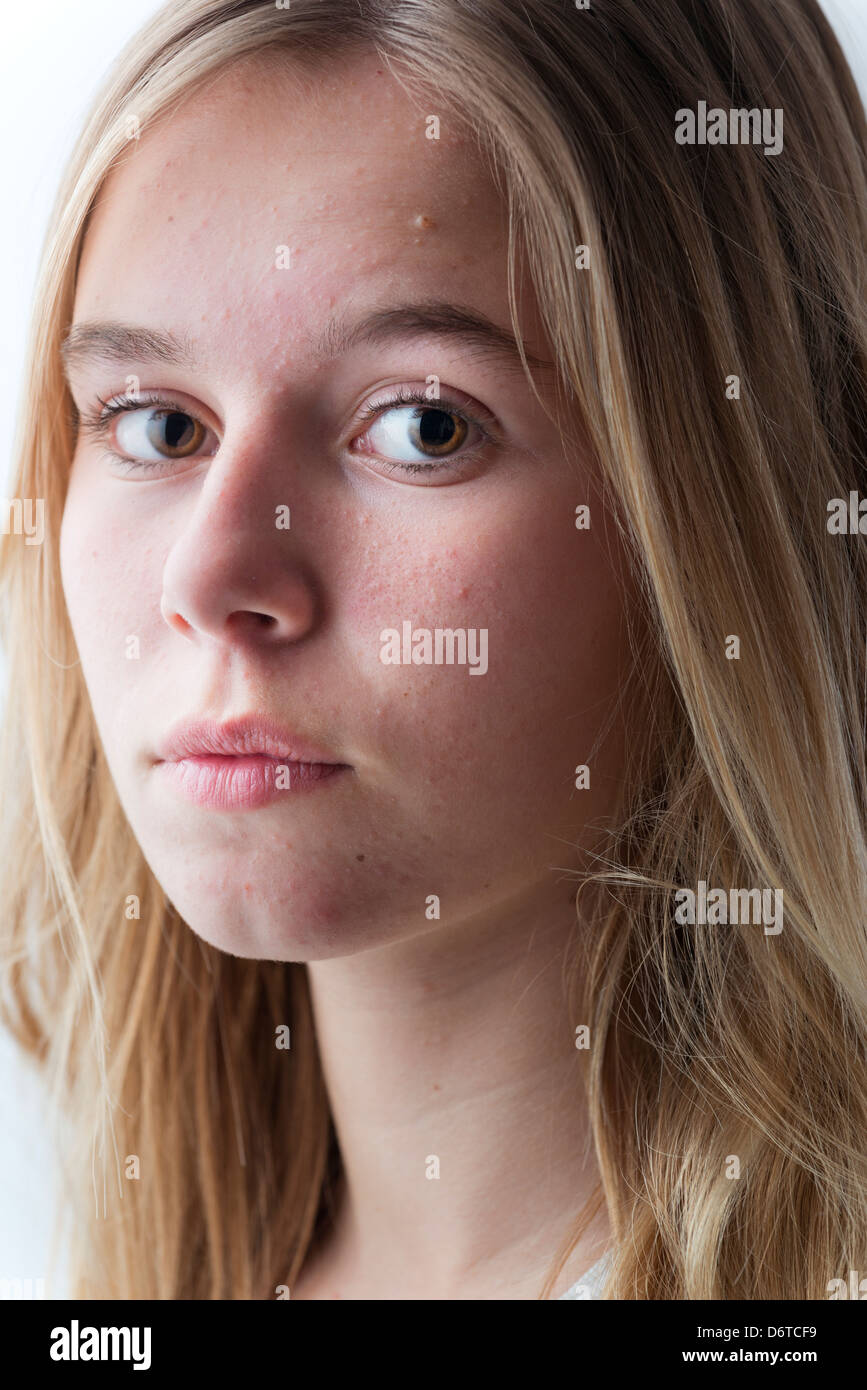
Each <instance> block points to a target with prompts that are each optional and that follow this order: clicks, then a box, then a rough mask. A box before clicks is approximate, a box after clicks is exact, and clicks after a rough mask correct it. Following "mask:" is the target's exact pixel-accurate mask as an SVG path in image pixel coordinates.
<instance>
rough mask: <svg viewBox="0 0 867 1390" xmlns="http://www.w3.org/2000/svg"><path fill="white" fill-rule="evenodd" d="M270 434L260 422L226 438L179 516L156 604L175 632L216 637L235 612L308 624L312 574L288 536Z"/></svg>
mask: <svg viewBox="0 0 867 1390" xmlns="http://www.w3.org/2000/svg"><path fill="white" fill-rule="evenodd" d="M275 433H276V431H273V432H268V431H267V430H266V429H263V427H262V421H261V420H258V421H256V422H255V423H254V424H251V425H250V427H249V428H245V427H244V426H243V425H242V426H239V427H238V428H236V429H235V430H233V432H232V434H231V435H230V434H228V433H227V435H226V436H225V437H224V439H223V442H222V443H221V445H220V449H219V451H218V453H217V454H216V455H215V457H214V459H213V461H212V462H211V464H210V465H209V467H208V470H207V472H206V474H205V476H204V478H203V479H202V481H201V483H200V485H199V491H198V493H197V495H196V497H195V499H194V500H193V501H191V502H190V504H189V509H188V510H187V511H186V512H185V514H184V519H183V522H182V524H181V526H180V528H179V530H178V532H177V533H176V535H175V538H174V541H173V544H172V546H171V548H170V550H169V553H168V555H167V557H166V562H165V567H164V571H163V599H162V605H161V607H162V610H163V616H164V617H165V618H166V620H167V621H169V622H170V624H172V625H174V626H176V627H178V629H179V630H180V629H181V627H182V626H183V627H184V628H185V629H186V630H193V629H200V630H201V631H203V632H204V631H207V632H209V633H210V634H211V635H219V634H221V633H225V632H226V631H227V630H228V629H227V623H228V620H229V619H230V618H233V617H235V616H236V615H238V614H239V613H255V614H257V615H267V616H268V617H271V618H275V619H277V620H278V626H279V630H280V631H281V632H288V631H289V630H290V629H291V630H295V629H297V628H298V627H299V624H300V625H301V626H303V625H304V624H307V623H309V622H310V621H311V620H312V610H313V603H312V576H310V575H309V574H308V573H307V572H306V571H307V567H306V565H305V564H304V563H303V562H302V560H301V557H300V554H299V551H298V546H297V542H296V539H295V537H294V536H293V533H292V526H291V501H292V499H291V497H290V481H289V478H288V476H287V474H286V472H284V470H283V469H282V468H280V469H278V468H277V467H276V466H275V456H274V450H275V448H276V447H279V446H278V445H275V442H274V437H275ZM284 478H285V479H286V483H285V485H282V486H281V480H282V479H284ZM172 615H173V616H172ZM178 617H180V618H181V619H182V620H183V623H182V624H181V623H179V622H178V621H177V619H178ZM271 626H272V627H274V624H271Z"/></svg>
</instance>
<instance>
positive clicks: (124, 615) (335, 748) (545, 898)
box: [61, 55, 629, 960]
mask: <svg viewBox="0 0 867 1390" xmlns="http://www.w3.org/2000/svg"><path fill="white" fill-rule="evenodd" d="M431 116H436V117H438V118H439V122H440V128H439V138H438V139H436V138H430V137H431V135H432V134H434V133H435V130H436V127H435V122H433V121H432V120H431V119H430V117H431ZM506 247H507V224H506V218H505V214H504V209H503V204H502V201H501V199H500V197H499V195H498V193H497V191H496V189H495V187H494V185H493V183H492V181H491V179H490V176H489V174H488V173H487V171H486V168H485V165H484V163H483V162H482V161H481V160H480V159H479V157H478V156H477V154H476V152H475V149H474V146H473V144H472V142H471V141H470V140H469V139H468V138H466V136H465V135H464V134H462V133H461V130H460V129H459V127H458V125H457V122H456V120H455V119H454V118H453V117H452V115H451V114H450V113H449V112H448V111H447V110H429V109H428V107H427V105H424V104H420V103H416V102H414V101H412V100H411V99H410V98H409V97H408V96H407V94H406V92H405V91H404V89H403V88H402V87H401V86H400V85H399V84H398V83H397V82H396V81H395V80H394V79H393V78H392V77H391V76H390V75H389V74H388V71H387V70H386V69H385V68H384V67H383V66H382V65H381V64H380V63H379V62H378V60H377V59H376V58H375V57H374V56H370V57H367V58H364V57H359V56H358V55H355V56H352V57H351V58H346V59H343V60H341V61H340V62H333V63H332V64H331V65H330V66H329V67H328V69H327V70H326V71H325V72H324V73H323V74H322V75H320V76H318V77H317V79H316V81H315V83H314V82H311V81H310V80H309V79H307V81H306V82H302V81H301V80H299V78H298V76H297V75H293V73H292V71H291V70H289V71H281V72H277V71H275V70H274V69H273V67H270V66H269V67H264V66H262V65H260V64H257V63H254V62H250V61H245V62H244V63H242V64H239V65H236V67H235V68H234V69H233V70H231V71H229V72H226V73H223V74H222V75H221V76H220V77H219V78H218V79H217V81H216V83H215V84H214V85H213V86H212V87H211V88H210V89H209V91H208V92H207V93H205V94H202V93H200V94H197V95H196V96H194V97H192V98H191V99H190V100H189V102H188V103H187V105H186V106H185V107H184V108H183V109H182V110H181V111H180V112H178V113H176V114H175V115H173V116H172V117H171V118H170V119H169V120H167V121H162V122H158V123H156V124H155V125H154V126H153V127H145V128H144V129H143V130H142V131H141V133H140V136H139V137H138V138H137V139H135V140H134V141H131V142H130V152H129V156H128V159H127V160H126V162H125V163H124V165H123V166H122V167H121V168H119V169H118V170H116V171H115V173H114V174H113V175H112V176H111V177H110V178H109V180H108V182H107V184H106V185H105V187H104V190H103V193H102V195H101V197H100V198H99V200H98V204H97V207H96V209H95V211H94V214H93V217H92V220H91V224H90V227H89V230H88V233H87V238H86V242H85V247H84V254H83V258H82V263H81V268H80V273H79V279H78V286H77V294H76V300H75V310H74V324H75V325H76V326H77V327H76V328H75V329H74V331H73V334H72V337H71V340H70V350H69V352H68V355H67V366H68V371H69V376H70V383H71V388H72V391H73V395H74V398H75V402H76V405H77V406H78V408H79V410H80V411H81V412H82V414H83V415H85V416H90V417H92V416H93V415H94V413H97V414H98V413H99V412H100V411H101V410H102V404H101V402H111V401H112V400H113V399H115V398H118V397H122V396H123V395H124V394H125V393H126V395H127V397H128V399H127V404H128V405H129V406H130V407H134V408H130V409H128V410H127V411H126V412H125V413H123V414H121V415H118V416H115V417H114V418H112V419H111V420H110V421H109V422H108V426H107V428H106V429H105V430H104V431H103V432H102V433H100V432H99V431H97V430H96V429H95V428H91V429H89V430H84V431H82V432H81V433H80V436H79V440H78V443H77V447H76V451H75V455H74V460H73V465H72V471H71V476H70V480H69V491H68V496H67V500H66V505H65V510H64V515H63V525H62V534H61V565H62V573H63V584H64V589H65V594H66V600H67V603H68V608H69V613H70V618H71V622H72V626H73V630H74V633H75V638H76V642H77V645H78V650H79V653H80V656H81V662H82V667H83V672H84V676H85V679H86V682H87V686H88V689H89V692H90V697H91V700H92V704H93V710H94V714H95V718H96V723H97V726H98V729H99V733H100V736H101V739H102V743H103V746H104V748H105V752H106V756H107V759H108V763H109V766H110V768H111V772H112V775H113V777H114V780H115V783H116V785H117V790H118V793H119V796H120V799H121V801H122V803H123V807H124V810H125V812H126V815H127V817H128V819H129V821H130V824H131V826H132V828H133V830H134V832H135V835H136V837H137V839H138V841H139V843H140V844H141V847H142V850H143V852H144V854H145V856H146V858H147V860H148V862H149V864H150V865H151V868H152V869H153V871H154V873H155V875H156V877H157V878H158V880H159V881H160V883H161V884H162V885H163V887H164V889H165V892H166V894H167V896H168V897H169V899H170V900H171V901H172V902H173V903H174V904H175V906H176V907H177V908H178V910H179V912H180V913H181V915H182V916H183V917H184V919H185V920H186V921H187V922H188V923H189V924H190V926H191V927H192V928H193V929H194V930H195V931H196V932H197V933H198V934H199V935H200V936H201V937H203V938H205V939H206V940H208V941H210V942H212V943H213V944H214V945H216V946H218V947H220V948H222V949H223V950H226V951H229V952H231V953H233V954H235V955H239V956H251V957H258V958H273V959H283V960H316V959H322V958H326V957H332V956H337V955H349V954H352V953H353V952H356V951H359V950H362V949H365V948H369V947H373V946H380V945H385V944H388V943H393V942H395V941H398V940H403V939H407V938H410V937H413V936H419V935H421V934H423V933H428V932H432V931H437V930H439V929H441V928H442V927H443V926H444V925H446V924H448V925H450V926H462V925H465V924H469V923H471V922H472V921H475V922H476V923H478V924H481V923H482V922H484V921H489V922H491V923H495V922H498V921H502V920H503V917H504V914H505V915H507V916H509V917H511V918H513V919H514V920H516V921H517V920H523V919H527V918H529V915H530V914H532V919H533V920H534V921H536V920H539V914H540V913H546V914H548V915H549V916H550V914H551V913H552V912H556V913H557V914H558V915H562V916H563V917H564V918H565V916H566V915H567V914H569V913H570V911H571V909H570V908H569V901H570V897H571V893H570V886H569V883H568V882H567V881H565V880H564V877H563V875H562V874H558V873H557V872H556V870H557V869H558V868H565V867H568V866H569V865H571V864H574V863H575V862H576V857H575V856H576V850H575V846H576V845H577V844H578V843H579V842H584V840H585V839H586V835H587V831H586V828H585V827H586V825H587V823H588V822H590V821H592V820H597V819H598V818H599V817H600V816H603V815H604V814H605V813H606V812H607V810H608V809H609V808H610V805H611V800H612V797H613V795H614V792H615V790H616V784H617V779H618V777H619V774H620V767H621V761H622V755H623V744H624V738H623V730H622V727H621V725H620V723H618V722H617V720H615V721H614V724H613V727H612V731H611V732H610V734H608V736H607V737H606V739H605V740H604V743H603V746H602V747H601V749H594V744H595V742H596V740H597V736H598V735H599V734H600V732H601V731H602V729H603V726H604V725H605V724H606V722H607V721H608V720H609V717H610V716H611V713H612V709H613V708H614V704H615V702H616V700H617V696H618V692H619V688H620V685H621V682H622V679H623V675H624V672H625V668H626V663H627V658H628V650H629V649H628V642H627V636H626V629H625V623H624V621H623V614H622V604H623V598H622V595H621V586H620V584H619V582H618V580H617V571H618V570H619V560H618V552H617V549H616V539H615V528H614V527H613V526H609V527H608V528H607V533H606V529H605V525H604V516H603V513H602V509H601V504H600V503H599V502H598V500H597V498H596V494H595V493H591V487H592V481H591V472H590V470H591V460H590V459H589V457H587V456H579V457H576V455H575V452H574V450H569V449H568V448H566V447H565V446H564V443H563V441H562V439H561V437H560V435H559V434H558V431H557V430H556V428H555V426H554V425H553V424H552V423H551V422H550V421H549V419H548V418H547V416H546V414H545V412H544V411H543V409H542V408H541V407H540V405H539V404H538V402H537V401H536V400H535V398H534V396H533V394H532V392H531V390H530V387H529V386H528V384H527V382H526V379H525V377H524V376H523V374H522V372H521V369H520V366H519V363H518V360H517V357H516V356H515V355H514V353H513V352H512V351H511V350H510V349H509V346H508V339H509V338H510V336H511V333H510V319H509V307H508V296H507V279H506V265H507V262H506ZM576 273H578V272H576ZM446 306H457V307H459V308H460V309H461V311H462V313H463V315H464V316H465V317H464V318H463V319H461V317H460V316H458V315H455V314H450V312H449V310H448V309H447V307H446ZM469 316H474V317H475V319H478V320H480V321H481V320H487V321H490V324H492V325H495V326H496V328H497V330H498V332H497V333H496V334H494V333H489V332H488V330H487V329H483V328H482V327H480V326H479V324H475V323H472V322H471V319H470V317H469ZM522 324H523V326H524V329H525V342H526V345H527V348H528V350H529V351H530V352H532V353H533V354H534V355H535V356H536V357H538V358H542V359H545V358H547V356H548V349H547V347H546V343H545V341H544V337H543V335H542V332H541V328H540V325H539V321H538V313H537V310H536V308H535V305H534V302H533V299H532V296H531V295H530V293H529V291H528V290H526V288H525V291H524V298H523V302H522ZM130 378H132V381H130ZM537 381H538V382H539V385H540V389H541V391H542V395H543V397H544V398H545V399H546V400H548V401H550V402H552V403H553V401H554V394H553V384H554V377H553V373H552V372H551V371H547V372H545V371H541V370H540V372H539V373H538V374H537ZM437 383H438V389H439V399H438V400H437V399H436V396H435V394H434V393H435V391H436V389H437ZM425 391H427V392H428V396H427V398H426V400H425V398H424V397H423V398H422V400H423V403H422V405H421V406H419V405H418V404H417V403H410V404H406V403H405V401H404V403H401V396H403V397H406V396H407V395H408V394H409V393H410V392H422V393H423V392H425ZM136 393H137V394H136ZM154 402H156V404H154ZM395 402H396V403H395ZM584 503H591V505H592V513H591V515H592V524H591V527H590V529H589V530H586V529H576V524H575V512H576V507H578V506H579V505H581V504H584ZM621 558H622V557H621ZM404 625H407V630H408V632H409V634H410V636H409V642H408V644H407V645H406V646H405V645H404V631H405V628H404ZM389 629H391V630H395V631H396V633H397V634H398V637H397V639H396V640H395V641H393V642H392V643H391V644H390V646H389V644H388V638H387V636H386V637H384V636H383V634H384V633H387V630H389ZM446 629H448V630H449V631H450V633H452V634H455V633H456V634H457V635H456V636H454V637H451V636H447V637H445V638H441V639H440V641H441V645H440V647H439V650H438V648H437V630H439V631H440V632H442V631H443V630H446ZM422 630H423V631H422ZM423 632H427V633H428V634H429V637H428V638H425V637H424V635H423ZM462 634H464V635H465V638H466V651H465V652H464V649H463V645H462V643H463V641H464V636H463V635H462ZM426 641H428V642H429V647H426V646H425V642H426ZM452 643H454V646H453V647H452ZM450 648H451V654H452V655H453V657H454V658H455V660H454V661H453V662H452V663H451V664H449V663H448V661H447V660H446V659H445V658H447V655H448V654H449V651H450ZM413 652H415V655H416V660H415V661H410V662H408V663H407V662H406V661H405V660H404V657H405V656H406V655H410V656H411V655H412V654H413ZM389 655H391V656H393V657H395V658H396V660H395V661H393V662H386V661H385V660H383V659H382V658H383V656H389ZM437 657H439V658H440V659H439V661H438V660H437V659H436V658H437ZM462 657H463V658H464V659H463V660H462V659H461V658H462ZM428 658H431V659H428ZM247 716H249V717H250V718H252V719H253V720H254V721H255V720H256V719H260V720H269V721H272V723H276V724H277V725H279V726H280V728H282V729H283V730H284V731H285V736H284V738H283V739H282V741H278V743H274V744H271V745H269V747H270V750H271V752H272V753H275V754H276V757H275V759H274V761H273V762H271V763H263V762H262V761H261V759H254V760H253V761H251V760H250V759H249V758H247V759H246V760H245V759H243V758H241V757H240V756H237V757H236V758H235V759H234V760H233V761H231V762H229V761H226V760H225V759H222V760H221V759H219V758H215V757H214V756H213V755H212V757H211V759H210V761H208V760H207V758H205V757H204V756H202V758H200V759H198V760H197V759H195V758H188V759H186V760H181V761H180V762H179V761H177V760H176V759H177V758H178V757H179V756H180V754H178V753H177V752H175V753H172V752H171V750H170V749H169V748H168V747H167V746H166V741H167V740H169V741H170V740H171V738H172V735H173V734H174V733H175V732H176V731H177V728H178V726H179V724H180V723H182V722H185V721H192V720H196V719H202V720H209V721H215V722H216V723H217V724H225V723H227V722H228V721H230V720H234V719H237V718H243V717H247ZM246 746H247V748H249V749H253V748H255V745H254V744H248V745H246ZM191 747H192V745H191ZM243 747H244V745H242V746H241V750H240V751H241V752H242V751H243ZM188 751H189V750H188ZM173 759H174V761H173ZM311 762H317V763H320V764H321V763H322V762H329V763H332V764H340V765H342V766H340V767H339V768H336V769H335V768H334V767H332V768H330V769H323V768H322V767H321V766H320V767H319V768H318V769H316V768H314V769H313V771H312V772H311V771H310V768H309V766H308V767H307V768H305V767H303V766H301V767H299V766H298V764H299V763H301V764H304V763H306V764H308V765H309V764H310V763H311ZM587 762H589V763H590V768H591V784H590V788H589V789H582V790H577V789H576V786H575V782H576V775H575V772H576V767H577V766H578V765H579V764H583V763H587ZM277 768H284V769H288V771H284V772H282V773H281V772H278V771H277V770H276V769H277ZM323 770H324V771H326V772H329V775H327V776H318V777H317V776H316V773H317V771H318V772H320V773H321V772H322V771H323ZM125 891H126V890H125V889H124V887H123V885H122V884H119V885H118V892H119V896H120V897H121V898H122V896H123V894H124V892H125Z"/></svg>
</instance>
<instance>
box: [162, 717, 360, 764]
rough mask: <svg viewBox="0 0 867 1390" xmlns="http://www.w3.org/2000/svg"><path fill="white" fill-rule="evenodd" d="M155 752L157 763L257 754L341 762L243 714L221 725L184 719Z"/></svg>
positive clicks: (290, 759)
mask: <svg viewBox="0 0 867 1390" xmlns="http://www.w3.org/2000/svg"><path fill="white" fill-rule="evenodd" d="M156 751H157V762H178V761H179V760H180V759H181V758H201V757H207V755H208V754H209V753H210V754H216V755H222V756H223V757H238V758H242V757H244V756H245V755H246V756H247V757H251V756H255V755H257V754H258V755H259V756H264V757H268V758H282V759H283V760H284V761H285V762H287V763H289V762H293V763H337V764H339V763H340V760H339V759H338V758H334V757H332V755H331V754H330V753H326V752H325V751H324V750H323V749H322V748H317V747H315V746H314V745H313V744H312V743H310V742H308V741H307V740H306V739H304V738H302V737H301V735H298V734H293V733H291V732H290V731H289V730H288V729H285V728H283V727H282V726H281V725H280V724H277V723H276V722H275V721H274V720H273V719H268V718H267V717H263V716H261V715H240V716H239V717H238V718H236V719H229V720H226V722H225V723H222V724H221V723H220V722H219V721H218V720H216V719H183V720H181V721H180V722H179V723H177V724H175V725H173V727H172V728H171V729H170V730H169V732H168V733H167V734H166V736H165V738H164V739H162V740H161V742H160V744H159V745H158V747H157V750H156Z"/></svg>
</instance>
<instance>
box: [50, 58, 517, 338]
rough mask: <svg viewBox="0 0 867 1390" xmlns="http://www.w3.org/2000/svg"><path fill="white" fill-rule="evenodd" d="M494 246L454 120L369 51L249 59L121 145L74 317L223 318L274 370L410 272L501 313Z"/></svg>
mask: <svg viewBox="0 0 867 1390" xmlns="http://www.w3.org/2000/svg"><path fill="white" fill-rule="evenodd" d="M431 116H436V117H437V118H438V120H439V139H431V138H429V137H428V133H427V132H428V131H429V130H430V129H431V128H432V123H431V121H430V119H429V118H430V117H431ZM506 246H507V223H506V215H505V210H504V206H503V203H502V200H501V198H500V195H499V194H498V192H497V190H496V188H495V186H494V184H493V180H492V178H491V175H490V172H489V170H488V168H487V166H486V163H485V161H484V159H483V158H482V157H481V156H480V154H479V152H478V149H477V147H476V145H475V142H474V141H473V139H472V138H471V137H470V135H469V134H468V133H467V132H466V130H465V128H463V127H462V125H461V123H460V121H459V118H458V117H457V116H456V115H454V114H452V113H451V112H450V111H449V110H447V109H445V108H444V107H442V106H440V105H438V104H437V103H436V102H435V101H434V100H433V99H431V98H430V97H429V96H428V97H423V96H422V95H421V94H420V93H418V94H413V93H411V92H408V91H407V90H406V88H405V87H404V86H403V85H402V84H401V83H399V82H398V81H397V80H396V79H395V78H394V77H393V76H392V75H391V74H390V72H389V70H388V68H387V67H386V65H385V64H384V62H383V61H382V60H381V59H380V58H379V57H378V55H376V54H375V53H360V54H359V53H355V54H351V55H344V56H342V57H341V58H340V59H339V60H333V61H331V62H329V64H328V65H327V66H319V67H318V68H317V69H316V70H315V72H313V73H311V71H309V70H306V69H300V68H297V67H296V66H295V65H294V63H293V61H292V60H291V59H290V58H286V59H283V58H281V59H280V62H279V64H278V63H277V62H275V61H274V59H273V55H272V56H271V58H270V60H269V61H267V62H264V63H263V61H262V60H261V58H254V59H250V58H246V59H243V60H241V61H239V62H237V63H235V64H234V65H233V66H232V67H231V68H229V69H226V70H224V71H223V72H222V73H220V74H219V75H218V76H217V77H216V78H215V79H213V80H212V81H211V82H210V83H209V84H208V85H207V86H206V87H205V88H203V89H200V90H196V91H193V92H192V93H191V94H190V95H189V96H188V97H187V98H186V99H185V102H184V104H183V105H182V106H181V108H180V109H179V110H177V111H175V112H174V113H172V114H171V115H170V116H167V117H163V118H160V119H159V120H157V121H156V122H155V123H154V124H153V125H152V126H151V127H148V126H145V127H144V128H143V129H142V131H141V134H140V137H139V139H138V140H136V141H134V142H131V148H130V153H129V156H128V158H127V159H126V160H125V162H124V163H123V164H122V165H121V166H120V167H119V168H118V169H116V170H115V171H113V173H112V174H111V175H110V176H109V178H108V179H107V180H106V182H105V184H104V186H103V189H102V191H101V194H100V197H99V199H98V202H97V204H96V206H95V209H94V212H93V215H92V219H91V223H90V225H89V228H88V232H87V236H86V238H85V244H84V249H83V254H82V260H81V265H80V270H79V278H78V283H77V291H76V304H75V317H76V319H88V318H100V319H112V318H118V319H121V318H130V317H131V316H134V317H135V319H136V321H138V322H144V323H149V324H153V326H155V327H157V326H159V327H164V328H169V329H173V330H174V329H177V330H179V331H183V332H185V333H192V334H193V335H197V334H198V332H199V330H200V326H201V325H203V324H207V325H209V326H210V327H211V328H214V327H219V328H221V329H225V328H227V327H228V328H229V329H230V331H231V335H232V341H233V344H234V348H235V351H236V352H237V351H238V350H241V351H243V350H244V349H245V348H249V349H250V351H251V352H253V353H254V355H256V354H258V355H262V354H266V355H267V354H268V353H271V354H272V356H271V362H272V365H273V364H274V354H276V355H277V357H280V356H281V355H283V354H285V352H286V351H291V350H292V349H293V348H295V349H296V350H297V349H300V347H301V345H302V343H304V342H307V341H309V339H310V337H311V336H312V335H313V334H315V331H316V329H317V327H318V325H319V324H321V321H322V319H323V317H324V316H325V315H326V314H327V313H328V312H330V311H331V310H333V309H335V308H340V309H342V308H344V307H346V306H347V305H350V304H358V305H359V306H363V305H365V304H367V303H369V302H374V301H376V302H381V301H388V300H390V299H396V298H406V293H405V291H406V288H407V284H408V282H409V283H411V285H412V288H413V290H414V291H415V292H416V293H415V295H414V297H416V298H419V297H425V296H427V297H430V298H439V299H441V298H443V290H444V288H445V287H447V288H448V291H449V293H448V298H449V299H451V300H453V301H455V300H459V301H461V302H466V303H470V304H472V305H473V306H474V307H476V308H478V309H479V310H480V311H481V312H483V313H486V314H487V315H489V316H490V317H492V318H494V319H497V320H500V321H503V320H505V322H508V309H507V303H508V301H507V288H506ZM444 282H445V284H444ZM227 320H230V321H231V322H230V324H228V325H227V324H226V321H227Z"/></svg>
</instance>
